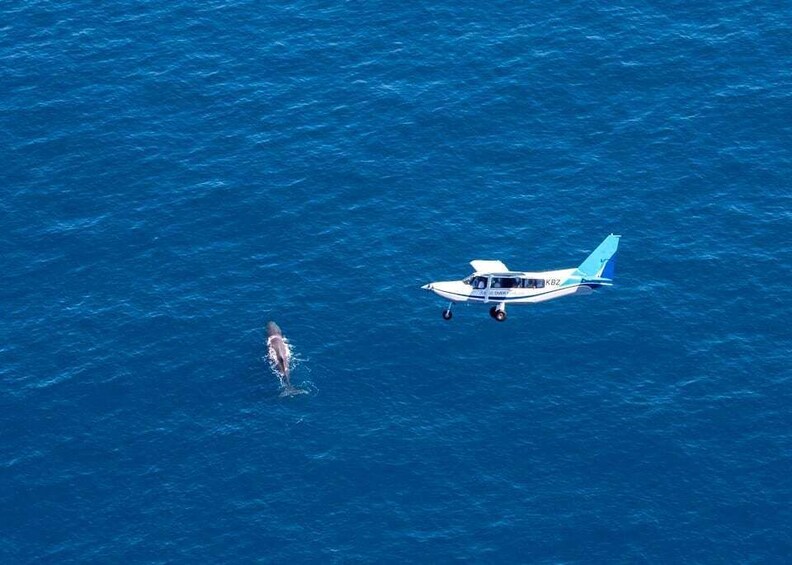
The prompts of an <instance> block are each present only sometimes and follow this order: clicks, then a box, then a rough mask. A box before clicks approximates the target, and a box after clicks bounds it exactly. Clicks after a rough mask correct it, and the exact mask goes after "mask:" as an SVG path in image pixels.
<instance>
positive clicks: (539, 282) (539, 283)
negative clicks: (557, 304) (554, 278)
mask: <svg viewBox="0 0 792 565" xmlns="http://www.w3.org/2000/svg"><path fill="white" fill-rule="evenodd" d="M544 283H545V282H544V279H536V288H544Z"/></svg>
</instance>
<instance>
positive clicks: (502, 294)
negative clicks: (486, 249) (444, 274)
mask: <svg viewBox="0 0 792 565" xmlns="http://www.w3.org/2000/svg"><path fill="white" fill-rule="evenodd" d="M574 273H575V269H561V270H558V271H544V272H541V273H530V272H508V273H473V274H472V275H471V276H469V277H467V278H466V279H464V280H462V281H440V282H433V283H430V284H428V285H426V286H424V288H425V289H427V290H431V291H432V292H434V293H435V294H437V295H439V296H442V297H443V298H445V299H447V300H451V301H453V302H478V303H489V302H493V303H496V304H498V303H503V304H524V303H531V302H544V301H546V300H553V299H554V298H561V297H562V296H567V295H570V294H588V293H590V292H591V290H592V286H595V285H592V284H591V283H587V282H582V281H581V279H580V277H576V276H574Z"/></svg>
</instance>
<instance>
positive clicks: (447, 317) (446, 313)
mask: <svg viewBox="0 0 792 565" xmlns="http://www.w3.org/2000/svg"><path fill="white" fill-rule="evenodd" d="M452 316H453V314H452V313H451V310H443V319H444V320H450V319H451V317H452Z"/></svg>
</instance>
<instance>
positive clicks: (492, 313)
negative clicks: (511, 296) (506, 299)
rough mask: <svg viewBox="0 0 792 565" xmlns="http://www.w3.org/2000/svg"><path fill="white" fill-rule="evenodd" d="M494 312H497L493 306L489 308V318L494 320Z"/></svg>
mask: <svg viewBox="0 0 792 565" xmlns="http://www.w3.org/2000/svg"><path fill="white" fill-rule="evenodd" d="M496 310H497V308H496V307H495V306H493V307H492V308H490V318H494V317H495V311H496Z"/></svg>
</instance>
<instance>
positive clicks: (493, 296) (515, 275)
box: [421, 234, 621, 322]
mask: <svg viewBox="0 0 792 565" xmlns="http://www.w3.org/2000/svg"><path fill="white" fill-rule="evenodd" d="M620 237H621V236H620V235H613V234H610V235H609V236H608V237H606V238H605V240H604V241H603V242H602V243H600V244H599V246H598V247H597V248H596V249H595V250H594V251H593V252H592V253H591V255H589V256H588V257H587V258H586V260H585V261H583V262H582V263H581V264H580V266H579V267H577V268H572V269H561V270H558V271H543V272H527V271H526V272H523V271H510V270H509V268H508V267H506V265H504V264H503V263H502V262H500V261H485V260H481V259H477V260H475V261H471V262H470V265H471V266H472V267H473V271H474V272H473V274H472V275H470V276H469V277H467V278H465V279H463V280H461V281H440V282H433V283H429V284H425V285H423V286H422V287H421V288H422V289H424V290H431V291H432V292H434V293H435V294H437V295H439V296H442V297H443V298H445V299H447V300H450V302H449V303H448V308H446V309H445V310H443V319H444V320H450V319H451V316H452V314H451V306H452V305H453V304H454V302H472V303H481V304H491V303H494V305H493V306H492V307H491V308H490V316H492V317H493V318H495V319H496V320H498V321H499V322H502V321H504V320H505V319H506V305H507V304H526V303H533V302H544V301H545V300H553V299H554V298H561V297H562V296H569V295H570V294H591V292H593V290H594V289H596V288H600V287H603V286H612V285H613V275H614V270H615V267H616V250H617V248H618V247H619V238H620Z"/></svg>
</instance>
